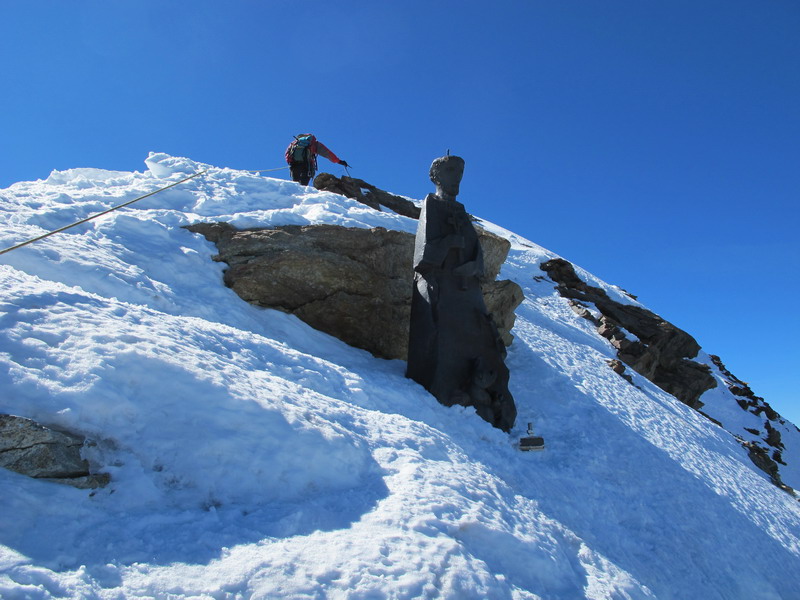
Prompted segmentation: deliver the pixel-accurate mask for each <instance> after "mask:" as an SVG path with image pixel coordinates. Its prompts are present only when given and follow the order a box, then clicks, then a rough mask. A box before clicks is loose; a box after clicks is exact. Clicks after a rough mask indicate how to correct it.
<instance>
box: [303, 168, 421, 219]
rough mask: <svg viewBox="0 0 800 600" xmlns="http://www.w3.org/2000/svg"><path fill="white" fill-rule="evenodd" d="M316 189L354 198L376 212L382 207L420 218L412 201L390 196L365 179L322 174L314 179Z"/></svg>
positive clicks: (413, 217) (417, 209)
mask: <svg viewBox="0 0 800 600" xmlns="http://www.w3.org/2000/svg"><path fill="white" fill-rule="evenodd" d="M314 187H315V188H317V189H318V190H323V191H326V192H333V193H334V194H341V195H342V196H346V197H347V198H352V199H353V200H357V201H358V202H361V203H362V204H366V205H367V206H369V207H370V208H374V209H375V210H381V206H384V207H386V208H388V209H389V210H391V211H394V212H396V213H397V214H400V215H403V216H406V217H411V218H412V219H418V218H419V213H420V208H419V207H418V206H417V205H416V204H414V203H413V202H412V201H411V200H409V199H408V198H403V197H402V196H395V195H394V194H390V193H389V192H386V191H384V190H382V189H380V188H377V187H375V186H374V185H372V184H370V183H367V182H366V181H364V180H363V179H356V178H354V177H341V178H340V177H336V176H335V175H331V174H330V173H320V174H319V175H317V176H316V177H315V178H314Z"/></svg>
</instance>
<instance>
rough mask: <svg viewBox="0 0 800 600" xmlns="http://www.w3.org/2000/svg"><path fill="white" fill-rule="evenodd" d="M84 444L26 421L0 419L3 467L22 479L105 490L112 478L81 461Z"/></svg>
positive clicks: (9, 417) (71, 435)
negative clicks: (34, 479) (98, 472)
mask: <svg viewBox="0 0 800 600" xmlns="http://www.w3.org/2000/svg"><path fill="white" fill-rule="evenodd" d="M85 442H86V440H85V439H84V438H83V437H81V436H79V435H76V434H74V433H70V432H65V431H55V430H53V429H50V428H47V427H44V426H42V425H40V424H38V423H36V422H35V421H32V420H30V419H26V418H24V417H17V416H14V415H5V414H3V415H0V467H4V468H6V469H9V470H11V471H15V472H16V473H20V474H22V475H27V476H29V477H33V478H36V479H45V480H48V481H56V482H59V483H66V484H69V485H72V486H74V487H77V488H98V487H103V486H105V485H106V484H107V483H108V482H109V480H110V477H109V476H108V475H107V474H103V473H100V474H93V473H90V470H89V463H88V461H86V460H85V459H84V458H82V457H81V448H82V447H83V446H84V444H85Z"/></svg>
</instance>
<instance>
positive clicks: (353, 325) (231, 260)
mask: <svg viewBox="0 0 800 600" xmlns="http://www.w3.org/2000/svg"><path fill="white" fill-rule="evenodd" d="M187 229H189V230H190V231H193V232H195V233H201V234H202V235H204V236H205V237H206V239H208V240H210V241H212V242H213V243H215V244H216V246H217V249H218V250H219V254H218V255H217V256H216V257H214V260H216V261H222V262H225V263H227V264H228V269H227V270H226V271H225V275H224V281H225V284H226V285H227V286H228V287H230V288H232V289H233V290H234V291H235V292H236V293H237V294H238V295H239V296H240V297H241V298H242V299H244V300H246V301H248V302H250V303H252V304H256V305H258V306H263V307H268V308H275V309H278V310H282V311H284V312H288V313H292V314H295V315H297V316H298V317H299V318H300V319H302V320H303V321H305V322H306V323H308V324H309V325H311V326H312V327H314V328H316V329H319V330H321V331H324V332H326V333H329V334H331V335H333V336H335V337H337V338H339V339H341V340H343V341H344V342H346V343H348V344H350V345H351V346H355V347H357V348H362V349H364V350H367V351H369V352H371V353H372V354H373V355H375V356H377V357H380V358H388V359H403V360H405V359H406V357H407V354H408V331H409V319H410V313H411V288H412V281H413V271H412V257H413V252H414V236H413V235H412V234H409V233H405V232H400V231H391V230H387V229H383V228H380V227H377V228H373V229H362V228H350V227H339V226H335V225H311V226H294V225H290V226H283V227H274V228H260V229H242V230H238V229H236V228H234V227H232V226H231V225H229V224H227V223H199V224H195V225H191V226H188V227H187ZM480 237H481V244H482V246H483V248H484V253H485V261H486V276H485V278H484V279H483V280H482V282H481V283H482V288H483V291H484V295H485V298H486V303H487V308H489V310H490V312H491V314H492V318H493V319H494V321H495V323H496V325H497V326H498V329H499V331H500V334H501V336H502V337H503V339H504V341H505V343H507V344H509V343H510V342H511V339H512V336H511V334H510V329H511V327H512V326H513V324H514V309H515V308H516V307H517V306H518V305H519V303H520V302H521V301H522V290H521V288H520V287H519V286H518V285H517V284H515V283H513V282H510V281H495V278H496V277H497V274H498V273H499V271H500V266H501V265H502V263H503V261H504V260H505V257H506V255H507V253H508V250H509V248H510V244H509V242H508V241H507V240H504V239H502V238H500V237H498V236H495V235H493V234H490V233H488V232H486V231H484V230H480Z"/></svg>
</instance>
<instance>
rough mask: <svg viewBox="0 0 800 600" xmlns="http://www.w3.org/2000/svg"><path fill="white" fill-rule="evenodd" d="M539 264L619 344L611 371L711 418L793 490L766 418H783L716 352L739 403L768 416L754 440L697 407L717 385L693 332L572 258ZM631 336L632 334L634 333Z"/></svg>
mask: <svg viewBox="0 0 800 600" xmlns="http://www.w3.org/2000/svg"><path fill="white" fill-rule="evenodd" d="M541 268H542V270H543V271H545V272H547V274H548V275H549V276H550V278H551V279H552V280H553V281H554V282H555V283H556V289H557V290H558V291H559V293H560V294H561V296H562V297H564V298H567V299H568V300H569V302H570V304H571V306H572V309H573V310H574V311H575V312H576V313H577V314H578V315H580V316H581V317H583V318H585V319H587V320H589V321H591V322H592V323H593V324H594V325H595V327H597V332H598V333H599V334H600V335H601V336H603V337H604V338H606V339H607V340H608V341H609V342H610V343H611V345H613V346H614V347H615V348H616V349H617V358H618V360H610V361H609V366H610V367H611V368H612V369H613V370H614V372H615V373H617V374H619V375H620V376H622V377H624V378H625V379H626V380H627V381H628V382H629V383H631V384H633V380H632V378H631V377H630V375H629V374H627V373H626V372H625V365H628V366H630V367H631V368H632V369H633V370H634V371H636V372H637V373H639V374H640V375H643V376H644V377H646V378H647V379H649V380H650V381H652V382H653V383H654V384H656V385H657V386H658V387H660V388H661V389H663V390H664V391H666V392H668V393H670V394H672V395H673V396H675V397H676V398H677V399H678V400H680V401H681V402H684V403H685V404H687V405H689V406H691V407H692V408H694V409H695V410H696V411H697V412H699V413H700V414H701V415H703V416H704V417H705V418H707V419H708V420H710V421H711V422H713V423H715V424H716V425H718V426H720V427H722V428H724V429H726V430H727V431H728V432H729V433H730V434H731V435H733V436H734V438H735V439H736V440H737V441H738V442H739V443H740V444H742V446H743V447H744V448H745V449H746V450H747V453H748V456H749V457H750V460H751V461H753V464H755V465H756V466H757V467H758V468H759V469H761V470H762V471H764V473H766V474H767V475H768V476H769V478H770V481H772V483H773V484H774V485H776V486H777V487H779V488H781V489H782V490H784V491H786V492H789V493H791V494H794V490H793V489H792V488H791V487H789V486H788V485H786V484H785V483H783V481H782V480H781V476H780V467H779V466H778V463H781V464H785V463H784V462H783V460H782V455H781V451H782V450H783V449H784V445H783V443H782V441H781V434H780V431H779V430H778V429H777V428H776V427H774V426H773V425H771V424H770V421H772V422H775V423H780V424H781V425H785V424H786V422H785V421H784V420H783V419H781V418H780V415H779V414H778V413H777V412H775V411H774V410H773V409H772V407H770V405H769V404H767V403H766V402H765V401H764V399H763V398H761V397H759V396H756V395H755V394H754V393H753V392H752V390H751V389H750V388H749V387H748V385H747V384H746V383H744V382H743V381H741V380H739V379H738V378H736V377H735V376H734V375H733V374H732V373H730V371H728V370H727V369H726V368H725V365H723V364H722V361H721V360H720V359H719V357H718V356H713V355H712V356H711V360H712V362H713V363H714V365H715V366H716V367H717V368H718V369H719V371H720V373H721V374H722V375H723V380H724V382H725V384H726V386H727V388H728V389H729V390H730V392H731V393H732V394H733V395H734V396H735V397H736V402H737V403H738V404H739V407H740V408H742V410H746V411H748V412H750V413H752V414H754V415H756V416H762V417H766V420H765V421H764V425H763V428H762V429H760V430H757V429H748V430H747V431H748V433H750V434H751V435H754V436H759V440H758V441H754V440H745V439H744V438H743V437H742V436H741V435H739V433H737V432H736V431H730V430H729V429H727V428H726V427H725V425H724V424H723V423H720V422H719V421H717V420H716V419H714V418H712V417H711V416H709V415H707V414H706V413H705V412H703V411H702V410H701V409H702V407H703V403H702V402H700V396H701V395H702V394H703V393H704V392H706V391H707V390H710V389H712V388H714V387H716V386H717V383H716V380H715V378H714V377H713V376H712V374H711V369H710V368H709V367H708V365H704V364H700V363H698V362H695V361H693V360H691V359H692V358H695V357H696V356H697V354H698V353H699V351H700V346H699V344H698V343H697V342H696V341H695V339H694V338H693V337H692V336H690V335H689V334H688V333H686V332H685V331H683V330H681V329H678V328H677V327H675V326H674V325H672V324H671V323H669V322H667V321H665V320H664V319H662V318H661V317H659V316H658V315H656V314H655V313H652V312H650V311H649V310H646V309H644V308H641V307H638V306H634V305H630V304H622V303H619V302H616V301H614V300H611V298H609V297H608V294H607V293H606V292H605V291H604V290H602V289H600V288H597V287H593V286H590V285H588V284H587V283H586V282H584V281H583V280H581V279H580V277H578V275H577V274H576V273H575V269H574V267H573V266H572V264H571V263H569V262H567V261H566V260H564V259H561V258H557V259H553V260H550V261H547V262H546V263H543V264H542V265H541ZM631 297H632V298H634V299H635V297H633V296H631ZM592 305H593V306H594V307H595V308H596V309H597V311H598V312H599V313H600V316H599V317H597V316H596V312H593V311H592V310H590V306H592ZM631 334H632V335H631ZM633 336H635V339H632V337H633ZM623 363H624V364H623Z"/></svg>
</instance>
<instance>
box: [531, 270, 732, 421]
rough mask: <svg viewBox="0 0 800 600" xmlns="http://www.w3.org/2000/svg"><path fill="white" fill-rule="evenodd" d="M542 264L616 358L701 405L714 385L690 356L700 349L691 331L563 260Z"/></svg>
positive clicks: (682, 398)
mask: <svg viewBox="0 0 800 600" xmlns="http://www.w3.org/2000/svg"><path fill="white" fill-rule="evenodd" d="M541 268H542V270H543V271H545V272H546V273H547V274H548V275H549V276H550V278H551V279H552V280H553V281H554V282H555V283H556V284H557V286H556V289H557V290H558V291H559V293H560V294H561V296H563V297H564V298H568V299H570V301H571V303H572V306H573V309H574V310H575V311H576V312H577V313H578V314H579V315H581V316H582V317H584V318H586V319H588V320H590V321H591V322H592V323H593V324H594V325H595V326H596V327H597V331H598V333H600V335H602V336H603V337H604V338H606V339H607V340H609V342H611V344H612V345H613V346H614V347H615V348H616V349H617V357H618V358H619V360H621V361H622V362H623V363H625V364H626V365H628V366H630V367H631V368H632V369H633V370H634V371H636V372H637V373H639V374H640V375H643V376H644V377H646V378H647V379H649V380H650V381H652V382H653V383H655V384H656V385H657V386H658V387H660V388H661V389H663V390H664V391H665V392H668V393H670V394H672V395H673V396H675V397H676V398H677V399H678V400H680V401H681V402H683V403H685V404H688V405H689V406H691V407H692V408H695V409H700V408H701V407H702V403H701V402H700V396H701V395H702V394H703V393H704V392H705V391H707V390H710V389H711V388H714V387H716V385H717V384H716V381H715V380H714V378H713V377H712V375H711V373H710V369H709V368H708V366H706V365H703V364H700V363H697V362H694V361H692V360H691V359H692V358H695V357H696V356H697V353H698V352H699V351H700V346H699V344H698V343H697V342H696V341H695V339H694V338H693V337H692V336H691V335H689V334H688V333H686V332H685V331H683V330H681V329H679V328H677V327H675V326H674V325H673V324H672V323H669V322H668V321H665V320H664V319H662V318H661V317H659V316H658V315H657V314H655V313H653V312H650V311H649V310H646V309H644V308H641V307H638V306H634V305H630V304H621V303H619V302H616V301H614V300H612V299H611V298H609V296H608V294H606V292H605V290H603V289H601V288H598V287H594V286H590V285H588V284H587V283H586V282H584V281H583V280H581V279H580V277H578V275H577V274H576V273H575V269H574V267H573V266H572V264H571V263H569V262H567V261H566V260H564V259H561V258H556V259H553V260H550V261H547V262H546V263H543V264H542V265H541ZM589 304H592V305H594V306H595V307H596V308H597V310H598V311H599V312H600V315H601V316H600V317H599V318H596V317H595V316H594V314H593V313H592V312H591V311H590V310H588V308H587V305H589ZM628 333H630V334H633V336H635V338H634V339H632V337H629V335H628Z"/></svg>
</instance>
